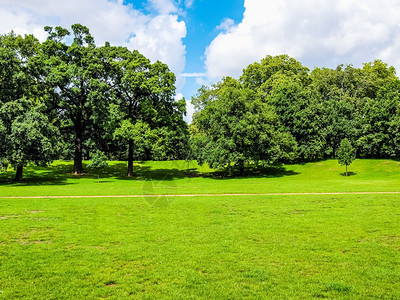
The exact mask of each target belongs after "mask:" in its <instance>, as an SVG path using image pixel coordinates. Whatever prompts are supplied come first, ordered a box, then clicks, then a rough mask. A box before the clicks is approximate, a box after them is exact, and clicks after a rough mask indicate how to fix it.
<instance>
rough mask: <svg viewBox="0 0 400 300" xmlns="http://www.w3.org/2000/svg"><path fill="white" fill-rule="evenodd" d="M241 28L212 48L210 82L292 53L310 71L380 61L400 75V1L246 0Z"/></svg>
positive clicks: (228, 26)
mask: <svg viewBox="0 0 400 300" xmlns="http://www.w3.org/2000/svg"><path fill="white" fill-rule="evenodd" d="M244 6H245V13H244V16H243V20H242V22H241V23H239V24H237V25H236V24H233V23H229V22H228V23H227V22H226V21H225V22H224V23H222V24H221V26H220V28H221V29H222V28H223V29H224V31H223V32H221V33H220V34H219V35H218V36H217V37H216V38H215V39H214V40H213V41H212V42H211V44H210V45H209V46H208V48H207V50H206V53H205V65H206V69H207V74H208V77H209V78H210V79H213V80H215V79H219V78H221V77H222V76H227V75H230V76H235V77H237V76H239V75H240V74H241V72H242V70H243V68H245V67H246V66H247V65H248V64H250V63H253V62H255V61H259V60H260V59H261V58H263V57H265V56H266V55H279V54H288V55H290V56H292V57H294V58H296V59H298V60H300V61H301V62H302V63H303V64H305V65H306V66H308V67H310V68H313V67H315V66H326V67H335V66H337V65H338V64H341V63H344V64H347V63H352V64H354V65H356V66H358V65H361V63H363V62H369V61H373V60H374V59H382V60H384V61H385V62H387V63H389V64H391V65H394V66H395V67H396V68H397V69H398V70H399V73H400V56H399V55H398V53H399V52H400V27H399V26H398V17H399V16H400V2H399V1H397V0H385V1H376V0H324V1H320V0H301V1H296V0H282V1H274V0H245V2H244Z"/></svg>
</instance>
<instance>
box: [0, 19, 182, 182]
mask: <svg viewBox="0 0 400 300" xmlns="http://www.w3.org/2000/svg"><path fill="white" fill-rule="evenodd" d="M71 29H72V31H69V30H67V29H65V28H62V27H56V28H52V27H46V28H45V30H46V32H47V33H48V37H47V40H46V41H45V42H43V43H40V42H39V41H38V40H37V39H36V38H35V37H34V36H32V35H26V36H25V37H21V36H17V35H15V34H14V33H12V32H11V33H10V34H7V35H1V36H0V167H1V168H3V169H6V168H7V167H8V166H10V165H11V166H13V167H14V168H15V169H16V180H21V179H22V174H23V167H24V166H26V165H27V164H28V163H34V164H36V165H47V164H48V163H50V162H51V161H52V160H54V159H59V158H62V159H73V160H74V169H73V172H74V173H76V174H79V173H82V172H83V166H82V160H83V159H85V158H86V159H88V158H90V156H91V153H94V152H96V151H98V150H100V151H102V152H104V153H106V155H107V156H108V157H109V158H110V159H118V160H127V161H128V170H127V174H128V176H132V175H133V160H134V159H136V160H149V159H153V160H172V159H183V158H186V153H187V146H188V144H187V140H188V126H187V124H186V122H185V121H184V120H183V115H184V114H185V113H186V105H185V100H184V99H182V100H180V101H176V100H175V75H174V74H173V73H172V72H171V71H170V70H169V68H168V66H166V65H165V64H163V63H161V62H159V61H157V62H155V63H151V62H150V61H149V59H147V58H146V57H144V56H143V55H141V54H140V53H139V52H138V51H130V50H128V49H127V48H124V47H115V46H111V45H110V44H109V43H106V44H105V45H104V46H101V47H98V46H96V45H95V43H94V39H93V37H92V36H91V34H90V32H89V30H88V28H87V27H85V26H82V25H80V24H75V25H72V26H71Z"/></svg>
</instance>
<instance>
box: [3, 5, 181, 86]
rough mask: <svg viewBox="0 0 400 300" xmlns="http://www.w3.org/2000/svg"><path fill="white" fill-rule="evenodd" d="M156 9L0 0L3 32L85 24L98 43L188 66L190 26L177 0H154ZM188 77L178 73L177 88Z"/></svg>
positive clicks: (41, 33) (172, 66) (177, 66)
mask: <svg viewBox="0 0 400 300" xmlns="http://www.w3.org/2000/svg"><path fill="white" fill-rule="evenodd" d="M149 5H151V8H152V9H154V11H155V13H153V14H151V15H150V14H148V15H146V14H144V13H142V12H140V11H139V10H136V9H135V8H134V7H133V6H131V5H124V3H123V0H85V1H81V0H68V1H60V0H54V1H48V0H29V1H26V0H0V16H1V18H0V34H2V33H8V32H10V31H11V30H14V32H16V33H17V34H26V33H33V34H34V35H35V36H36V37H37V38H39V39H40V40H44V39H45V38H46V34H45V32H44V31H43V27H44V26H46V25H49V26H63V27H66V28H70V25H71V24H74V23H81V24H82V25H85V26H87V27H89V29H90V31H91V33H92V35H93V36H94V38H95V40H96V43H97V44H98V45H102V44H104V42H105V41H109V42H110V43H111V44H113V45H124V46H127V47H128V48H130V49H132V50H133V49H138V50H139V51H140V52H141V53H142V54H143V55H145V56H146V57H148V58H150V59H151V60H152V61H156V60H161V61H162V62H164V63H166V64H167V65H168V66H169V67H170V69H171V70H172V71H173V72H174V73H175V74H180V73H181V72H182V71H183V68H184V66H185V46H184V45H183V42H182V39H183V38H184V37H185V36H186V25H185V23H184V22H183V21H179V20H178V16H177V12H178V9H177V7H176V2H175V1H173V0H150V1H149ZM183 83H184V79H183V78H181V77H179V76H178V83H177V88H178V90H179V89H180V88H181V87H182V86H183Z"/></svg>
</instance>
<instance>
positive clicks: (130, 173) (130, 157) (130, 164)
mask: <svg viewBox="0 0 400 300" xmlns="http://www.w3.org/2000/svg"><path fill="white" fill-rule="evenodd" d="M128 147H129V148H128V174H127V175H128V177H133V141H132V140H130V141H129V146H128Z"/></svg>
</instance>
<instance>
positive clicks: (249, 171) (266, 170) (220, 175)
mask: <svg viewBox="0 0 400 300" xmlns="http://www.w3.org/2000/svg"><path fill="white" fill-rule="evenodd" d="M299 174H300V173H298V172H295V171H293V170H287V169H286V168H285V167H283V166H281V165H275V166H270V167H262V166H248V167H246V168H245V170H244V174H239V172H238V171H237V170H218V171H214V172H209V173H203V174H202V175H200V176H202V177H211V178H214V179H231V178H237V179H241V178H243V179H245V178H277V177H284V176H294V175H299Z"/></svg>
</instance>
